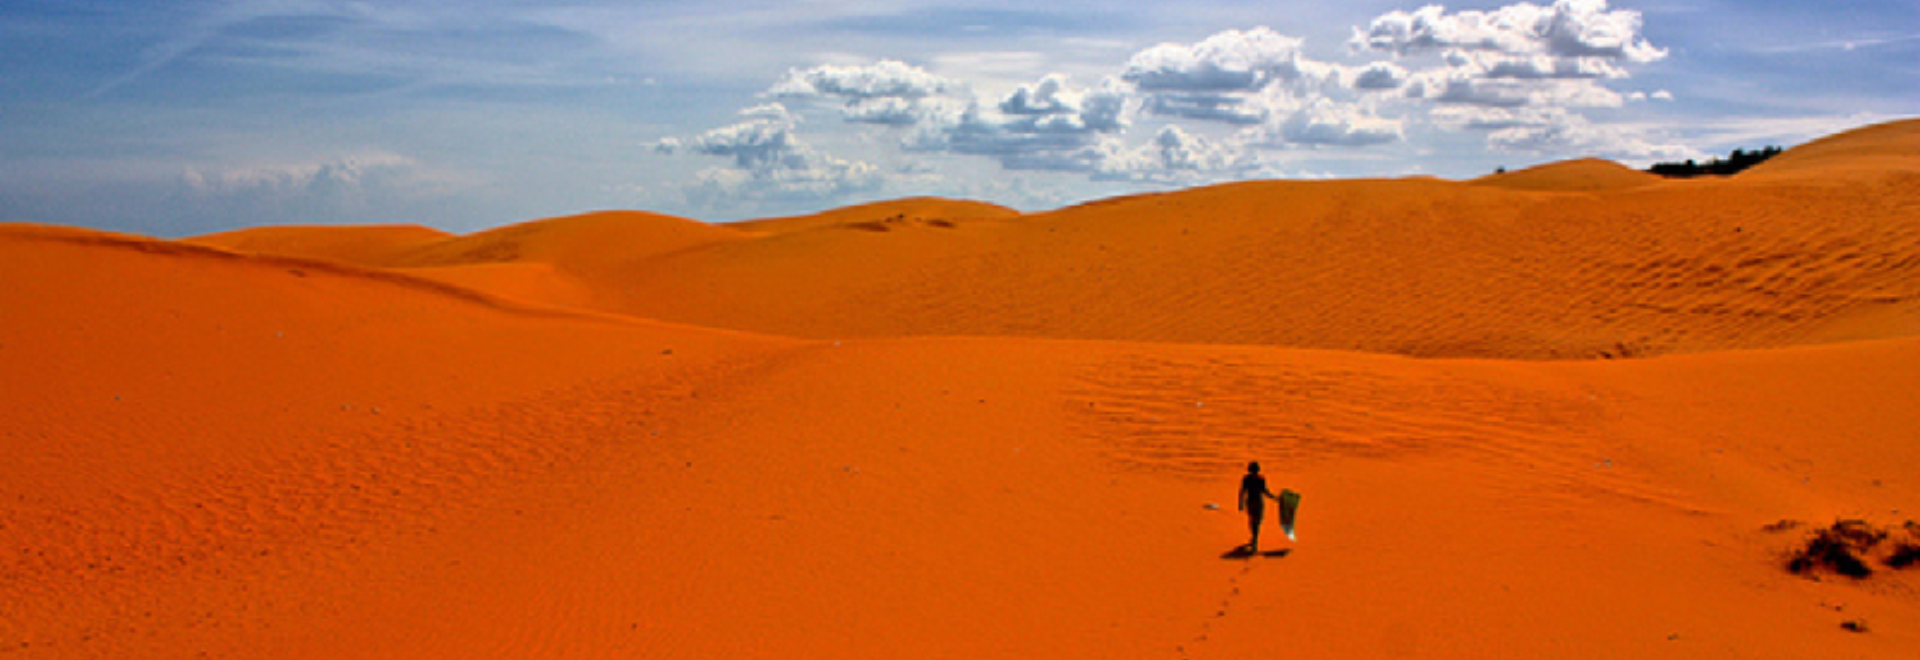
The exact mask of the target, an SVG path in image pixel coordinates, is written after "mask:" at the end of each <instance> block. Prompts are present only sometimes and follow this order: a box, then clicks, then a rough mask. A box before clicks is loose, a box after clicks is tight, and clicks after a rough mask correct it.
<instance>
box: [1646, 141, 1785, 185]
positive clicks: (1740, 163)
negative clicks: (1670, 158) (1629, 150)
mask: <svg viewBox="0 0 1920 660" xmlns="http://www.w3.org/2000/svg"><path fill="white" fill-rule="evenodd" d="M1781 151H1784V149H1781V148H1780V147H1775V146H1768V147H1765V148H1762V149H1759V150H1756V151H1745V150H1741V149H1735V150H1733V153H1732V154H1729V155H1728V156H1727V157H1726V159H1725V160H1722V159H1719V158H1715V159H1713V160H1709V161H1707V162H1704V163H1696V162H1694V161H1693V159H1691V158H1689V159H1687V161H1686V162H1684V163H1655V164H1654V165H1653V167H1649V168H1647V171H1648V172H1652V173H1654V174H1658V175H1660V176H1665V177H1676V178H1686V177H1694V176H1700V175H1702V174H1713V175H1719V176H1726V175H1728V174H1733V173H1735V172H1739V171H1740V170H1744V169H1747V168H1749V167H1753V166H1755V165H1759V164H1760V163H1763V162H1766V160H1767V159H1768V158H1772V157H1774V156H1778V155H1780V152H1781Z"/></svg>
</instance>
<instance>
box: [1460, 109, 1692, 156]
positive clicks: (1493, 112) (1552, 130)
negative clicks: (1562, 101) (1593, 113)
mask: <svg viewBox="0 0 1920 660" xmlns="http://www.w3.org/2000/svg"><path fill="white" fill-rule="evenodd" d="M1435 118H1436V120H1437V121H1440V122H1442V123H1446V124H1449V125H1453V126H1455V127H1458V128H1466V129H1472V130H1480V131H1486V132H1487V144H1488V146H1491V147H1493V148H1494V149H1498V150H1501V151H1510V152H1520V153H1533V154H1561V153H1579V154H1590V155H1601V156H1609V157H1615V158H1622V159H1628V160H1645V161H1651V160H1656V159H1658V160H1674V159H1683V158H1697V157H1699V156H1700V153H1699V152H1698V151H1697V150H1695V149H1692V148H1690V147H1687V146H1685V145H1681V144H1676V143H1672V142H1667V141H1664V140H1661V139H1659V138H1656V137H1652V136H1649V135H1647V134H1646V132H1645V131H1642V130H1638V129H1635V128H1632V127H1620V126H1608V125H1603V124H1596V123H1594V122H1593V121H1592V120H1589V119H1588V118H1587V117H1586V116H1584V115H1581V114H1579V113H1575V112H1571V111H1568V110H1566V109H1564V108H1556V107H1543V108H1513V109H1508V108H1469V107H1455V108H1446V109H1443V110H1441V111H1437V112H1436V113H1435Z"/></svg>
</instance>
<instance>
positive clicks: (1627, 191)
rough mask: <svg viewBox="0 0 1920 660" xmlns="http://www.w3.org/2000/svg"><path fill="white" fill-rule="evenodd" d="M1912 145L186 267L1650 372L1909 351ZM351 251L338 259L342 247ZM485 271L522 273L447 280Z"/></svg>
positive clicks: (669, 314)
mask: <svg viewBox="0 0 1920 660" xmlns="http://www.w3.org/2000/svg"><path fill="white" fill-rule="evenodd" d="M1915 135H1920V129H1916V124H1915V122H1901V123H1896V124H1891V125H1885V126H1876V127H1871V128H1867V129H1862V130H1861V131H1857V132H1855V133H1850V134H1846V135H1841V136H1837V137H1833V138H1828V139H1826V140H1822V141H1819V142H1815V143H1813V144H1811V145H1808V146H1806V147H1802V148H1798V149H1793V150H1790V151H1789V152H1787V153H1786V154H1783V155H1782V156H1780V157H1779V158H1777V159H1775V160H1774V161H1773V162H1769V163H1767V164H1765V165H1763V166H1762V167H1760V168H1756V170H1755V171H1753V172H1750V173H1743V174H1741V175H1738V176H1734V177H1731V178H1727V179H1715V180H1702V181H1664V180H1662V179H1660V178H1659V177H1656V176H1653V175H1650V174H1646V173H1644V172H1638V171H1634V170H1629V169H1627V168H1625V167H1622V166H1620V165H1617V164H1614V163H1610V162H1606V161H1599V160H1576V161H1568V162H1563V163H1555V164H1550V165H1544V166H1540V167H1536V168H1532V169H1528V170H1523V171H1518V172H1511V173H1505V174H1500V175H1494V176H1489V177H1484V178H1481V179H1477V180H1474V181H1472V182H1467V183H1451V182H1445V181H1438V180H1432V179H1407V180H1356V181H1328V182H1291V181H1262V182H1248V183H1237V184H1227V185H1221V186H1214V187H1209V188H1201V189H1194V190H1186V191H1179V192H1172V193H1166V194H1157V195H1141V196H1136V197H1128V198H1120V199H1114V200H1107V201H1102V202H1095V203H1091V204H1086V205H1082V206H1077V207H1071V208H1066V209H1061V210H1058V211H1052V212H1047V213H1038V214H1033V215H1025V216H1021V215H1018V214H1015V213H1013V212H1012V211H1010V210H1008V209H1004V208H1001V207H996V206H992V205H986V204H980V203H976V202H963V201H950V200H940V199H928V198H920V199H911V200H901V201H898V202H882V203H878V204H869V205H863V206H859V207H851V208H848V209H840V210H836V211H829V212H826V213H822V214H819V215H816V216H807V217H799V218H785V219H776V220H763V221H754V222H745V223H738V224H732V225H705V224H701V223H698V222H695V221H691V220H685V219H680V218H672V217H667V216H659V215H654V214H646V213H634V212H610V213H596V214H588V215H582V216H575V217H570V218H557V219H552V220H541V221H536V222H531V223H527V224H523V225H516V226H513V227H507V228H502V229H497V230H492V231H488V232H482V233H479V234H475V235H472V236H465V237H441V238H439V239H438V240H431V239H432V238H434V237H431V236H427V235H423V233H422V232H419V231H412V232H406V231H397V230H388V231H381V232H378V233H375V230H374V229H347V230H343V229H334V228H309V229H306V230H301V229H298V228H281V227H272V228H262V229H256V230H243V231H239V232H232V233H228V234H222V235H215V236H208V237H203V238H200V239H196V242H199V243H202V244H207V245H214V246H219V247H224V248H231V249H238V250H244V251H254V252H263V253H280V254H293V255H298V256H318V257H323V258H339V259H344V260H346V261H349V262H352V263H356V264H359V265H365V266H373V267H380V268H399V269H408V268H413V269H433V268H438V270H419V271H417V272H418V273H419V274H421V275H424V276H427V277H435V278H441V279H446V280H449V281H454V282H457V283H459V284H461V285H463V286H473V287H475V288H478V289H481V290H489V289H493V290H497V291H499V292H501V293H505V294H509V295H514V294H529V293H532V294H534V297H535V298H539V297H540V296H538V295H537V294H538V292H539V291H556V292H557V293H555V298H554V299H545V300H539V299H536V300H532V301H530V302H545V303H555V304H563V305H585V306H588V307H591V308H594V309H598V310H602V311H608V312H613V313H619V314H629V315H634V316H640V317H645V318H655V319H662V320H670V321H675V322H682V323H688V324H693V325H701V326H708V327H722V328H733V329H739V330H746V331H753V332H764V333H770V334H780V335H789V336H797V337H806V338H815V339H833V338H851V337H898V336H953V335H979V336H1009V335H1011V336H1027V337H1046V338H1058V339H1113V340H1134V341H1152V342H1177V343H1209V344H1263V345H1275V346H1290V347H1297V348H1327V349H1339V350H1358V351H1366V352H1377V353H1394V354H1403V355H1412V356H1421V357H1491V358H1525V359H1580V358H1593V357H1623V356H1645V355H1661V354H1670V353H1691V352H1701V351H1713V350H1723V349H1729V348H1771V347H1779V346H1792V345H1802V344H1814V343H1823V342H1828V341H1835V340H1846V339H1864V338H1873V337H1891V336H1906V335H1911V334H1914V333H1916V332H1920V263H1917V262H1916V261H1915V260H1914V258H1913V256H1914V245H1915V244H1916V242H1920V222H1915V221H1914V218H1915V217H1916V216H1920V144H1917V143H1920V139H1916V138H1915V137H1914V136H1915ZM1803 150H1804V151H1806V152H1807V153H1803ZM1856 158H1869V159H1871V160H1872V162H1873V166H1872V167H1870V168H1866V169H1859V168H1855V167H1853V166H1852V163H1853V162H1854V159H1856ZM1823 164H1824V165H1823ZM303 231H304V232H305V233H307V234H311V235H312V236H313V238H312V240H310V241H307V242H306V243H302V242H301V241H300V240H298V239H297V238H295V236H296V235H298V234H299V233H300V232H303ZM348 237H355V238H359V239H361V240H359V241H357V242H356V247H355V249H341V248H340V247H339V246H340V245H342V244H344V243H346V242H347V238H348ZM382 239H384V240H385V241H386V242H385V243H384V244H378V241H379V240H382ZM504 264H511V265H525V264H538V265H539V270H538V271H537V272H530V271H527V270H524V269H523V270H513V271H502V272H498V273H496V274H495V275H496V276H490V277H489V276H481V275H479V274H477V273H461V272H459V271H458V270H457V269H451V268H449V267H456V266H465V267H477V266H488V267H491V268H495V269H500V267H501V265H504ZM549 269H550V271H552V272H550V271H549ZM554 272H557V274H558V276H557V277H556V276H554V275H553V273H554ZM536 277H549V278H550V279H558V278H564V281H554V282H547V283H545V284H532V283H529V282H527V281H526V280H528V279H530V278H536Z"/></svg>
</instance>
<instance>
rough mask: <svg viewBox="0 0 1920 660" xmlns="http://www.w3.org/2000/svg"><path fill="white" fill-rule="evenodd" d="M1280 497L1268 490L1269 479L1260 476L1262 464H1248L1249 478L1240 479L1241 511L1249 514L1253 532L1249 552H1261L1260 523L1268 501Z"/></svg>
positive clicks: (1248, 517) (1248, 544) (1248, 542)
mask: <svg viewBox="0 0 1920 660" xmlns="http://www.w3.org/2000/svg"><path fill="white" fill-rule="evenodd" d="M1268 497H1271V498H1273V499H1275V500H1278V499H1280V496H1278V495H1275V494H1273V491H1270V490H1267V478H1266V477H1262V476H1260V462H1259V461H1253V462H1249V463H1247V476H1244V477H1241V478H1240V510H1241V511H1245V512H1247V530H1248V531H1250V532H1253V539H1252V540H1250V541H1247V551H1248V552H1259V551H1260V521H1261V519H1263V518H1266V513H1267V501H1266V500H1265V499H1263V498H1268Z"/></svg>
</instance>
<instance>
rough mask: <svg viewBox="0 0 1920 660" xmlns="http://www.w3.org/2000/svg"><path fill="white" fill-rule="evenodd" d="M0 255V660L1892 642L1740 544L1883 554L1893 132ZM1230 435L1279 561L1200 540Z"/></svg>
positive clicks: (30, 237)
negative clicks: (1427, 169)
mask: <svg viewBox="0 0 1920 660" xmlns="http://www.w3.org/2000/svg"><path fill="white" fill-rule="evenodd" d="M0 281H5V282H6V283H7V286H4V287H0V383H5V390H4V393H3V394H0V449H3V450H4V451H5V455H4V456H5V460H0V652H3V653H0V654H6V655H11V656H12V657H22V658H92V657H141V658H189V657H272V658H343V657H347V658H351V657H406V658H413V657H428V658H433V657H446V658H472V657H581V658H600V657H606V658H614V657H658V658H709V657H728V658H782V659H786V658H796V657H800V658H810V657H836V658H917V657H928V658H933V657H1063V658H1071V657H1170V658H1209V657H1214V658H1242V657H1276V656H1284V657H1301V658H1352V657H1395V656H1408V657H1436V658H1484V657H1548V656H1551V657H1574V658H1582V657H1591V658H1612V657H1651V656H1673V657H1700V656H1703V655H1726V656H1731V657H1826V656H1834V655H1839V656H1844V657H1866V658H1912V657H1913V656H1914V651H1915V650H1916V649H1920V596H1916V594H1920V572H1916V571H1913V570H1908V569H1903V568H1899V567H1896V566H1893V565H1892V564H1891V563H1888V562H1886V561H1883V560H1882V559H1880V558H1877V557H1878V555H1871V556H1867V559H1868V560H1869V561H1872V562H1879V563H1874V564H1872V565H1871V566H1868V568H1871V569H1872V570H1871V571H1870V572H1867V573H1862V575H1864V577H1860V578H1853V577H1846V576H1845V575H1842V574H1837V573H1833V572H1831V571H1825V572H1823V571H1820V570H1811V571H1809V570H1801V571H1800V572H1798V573H1796V572H1795V571H1794V570H1789V568H1790V564H1792V563H1793V562H1794V561H1795V560H1796V556H1798V557H1801V558H1804V557H1805V556H1806V553H1807V550H1808V548H1811V547H1814V545H1815V544H1817V543H1818V542H1819V540H1820V537H1819V536H1818V535H1817V534H1818V533H1820V531H1821V530H1832V529H1864V530H1870V531H1875V533H1885V534H1886V535H1888V537H1887V538H1888V542H1887V543H1885V544H1884V545H1883V546H1879V547H1883V548H1895V547H1911V546H1912V545H1913V544H1916V543H1920V525H1915V524H1913V523H1912V522H1910V521H1911V520H1912V519H1913V518H1914V517H1915V515H1914V512H1915V510H1916V509H1920V473H1916V471H1915V470H1913V469H1912V467H1911V466H1914V465H1920V442H1917V441H1916V438H1920V121H1903V122H1895V123H1891V124H1883V125H1878V126H1871V127H1866V128H1862V129H1859V130H1856V131H1851V132H1848V133H1843V134H1840V135H1836V136H1832V137H1828V138H1824V139H1822V140H1818V141H1815V142H1813V143H1810V144H1808V145H1804V146H1801V147H1797V148H1794V149H1790V150H1788V151H1787V152H1786V153H1784V154H1781V155H1780V156H1778V157H1776V158H1774V159H1772V160H1769V161H1767V162H1766V163H1763V164H1761V165H1759V166H1757V167H1754V168H1753V169H1751V170H1748V171H1746V172H1742V173H1740V174H1738V175H1735V176H1732V177H1726V178H1703V179H1693V180H1684V181H1674V180H1664V179H1661V178H1659V177H1653V176H1650V175H1647V174H1645V173H1641V172H1636V171H1633V170H1629V169H1627V168H1624V167H1622V166H1619V165H1617V164H1614V163H1609V162H1606V161H1598V160H1590V159H1587V160H1575V161H1567V162H1562V163H1554V164H1549V165H1543V166H1540V167H1535V168H1530V169H1525V170H1520V171H1515V172H1507V173H1502V174H1498V175H1492V176H1488V177H1482V178H1479V179H1475V180H1472V181H1464V182H1452V181H1442V180H1436V179H1430V178H1422V179H1399V180H1349V181H1322V182H1296V181H1256V182H1242V183H1233V184H1226V185H1219V186H1210V187H1205V188H1198V189H1191V190H1181V191H1173V192H1167V193H1160V194H1145V195H1137V196H1131V197H1124V198H1116V199H1109V200H1101V201H1097V202H1092V203H1088V204H1083V205H1078V206H1074V207H1069V208H1064V209H1059V210H1055V211H1049V212H1043V213H1031V214H1022V213H1018V212H1015V211H1013V210H1011V209H1007V208H1004V207H999V206H996V205H992V204H985V203H980V202H969V201H958V200H945V199H937V198H913V199H904V200H896V201H889V202H879V203H875V204H867V205H861V206H855V207H848V208H843V209H837V210H833V211H828V212H824V213H820V214H815V215H809V216H800V217H792V218H773V219H765V220H755V221H749V222H742V223H733V224H708V223H703V222H699V221H696V220H691V219H686V218H677V217H672V216H666V215H660V214H654V213H646V212H638V211H610V212H600V213H590V214H584V215H577V216H569V217H562V218H552V219H545V220H537V221H532V222H527V223H522V224H516V225H512V226H508V227H502V228H498V229H494V230H489V231H483V232H477V233H474V234H470V235H464V236H456V235H451V234H447V233H444V232H440V231H437V230H434V229H429V228H424V227H416V226H398V225H394V226H365V227H322V226H289V227H261V228H253V229H245V230H239V231H234V232H226V233H222V234H215V235H209V236H202V237H197V238H193V239H188V240H185V241H164V240H158V239H152V238H147V237H141V236H129V235H120V234H110V233H103V232H95V231H90V230H83V229H69V228H56V227H45V226H37V225H24V224H0ZM1249 460H1260V461H1262V462H1263V465H1265V467H1266V469H1267V474H1268V476H1269V479H1270V483H1271V484H1273V486H1274V487H1275V489H1276V490H1277V489H1279V488H1291V489H1294V490H1296V491H1299V492H1302V493H1305V494H1306V503H1305V505H1304V506H1305V508H1304V509H1303V511H1302V514H1301V520H1302V523H1301V525H1302V527H1301V530H1300V542H1299V543H1298V544H1289V543H1287V542H1286V541H1285V540H1284V539H1283V537H1281V536H1280V535H1279V534H1277V533H1274V531H1273V530H1272V526H1273V525H1274V524H1275V523H1274V522H1273V521H1268V525H1269V531H1268V533H1266V534H1264V535H1263V544H1264V545H1265V546H1266V549H1280V548H1289V549H1291V550H1292V552H1290V553H1287V554H1285V555H1275V556H1253V557H1249V558H1242V559H1231V560H1223V559H1221V557H1222V555H1223V553H1225V552H1226V551H1228V550H1230V549H1232V548H1234V547H1235V546H1237V545H1238V544H1240V543H1242V542H1244V540H1245V535H1246V520H1245V519H1244V518H1243V517H1241V516H1240V515H1239V514H1237V513H1235V512H1234V511H1233V507H1232V506H1228V504H1229V503H1230V501H1231V500H1230V498H1231V497H1232V496H1233V488H1234V486H1235V484H1236V483H1237V478H1238V476H1239V474H1240V472H1241V470H1242V469H1243V468H1244V466H1245V464H1246V462H1247V461H1249ZM1854 519H1857V520H1860V521H1862V522H1861V523H1847V524H1845V525H1840V524H1836V521H1840V520H1854ZM1902 543H1906V544H1908V545H1907V546H1901V545H1900V544H1902ZM1876 552H1881V551H1878V550H1876ZM1893 552H1894V551H1893V550H1886V551H1885V552H1881V554H1887V555H1888V556H1892V554H1890V553H1893ZM1796 553H1798V555H1796ZM1802 563H1803V564H1804V561H1803V562H1802ZM1801 568H1802V569H1804V566H1802V567H1801Z"/></svg>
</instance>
